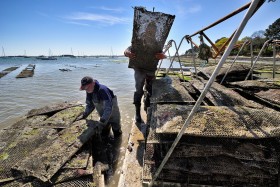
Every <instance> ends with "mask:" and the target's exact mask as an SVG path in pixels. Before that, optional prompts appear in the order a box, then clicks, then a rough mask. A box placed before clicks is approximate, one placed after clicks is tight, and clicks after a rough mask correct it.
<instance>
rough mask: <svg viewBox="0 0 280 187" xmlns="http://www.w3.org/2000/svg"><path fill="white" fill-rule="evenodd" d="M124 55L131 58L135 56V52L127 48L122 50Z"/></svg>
mask: <svg viewBox="0 0 280 187" xmlns="http://www.w3.org/2000/svg"><path fill="white" fill-rule="evenodd" d="M124 56H126V57H128V58H131V59H135V58H136V54H135V53H132V52H131V51H129V50H125V51H124Z"/></svg>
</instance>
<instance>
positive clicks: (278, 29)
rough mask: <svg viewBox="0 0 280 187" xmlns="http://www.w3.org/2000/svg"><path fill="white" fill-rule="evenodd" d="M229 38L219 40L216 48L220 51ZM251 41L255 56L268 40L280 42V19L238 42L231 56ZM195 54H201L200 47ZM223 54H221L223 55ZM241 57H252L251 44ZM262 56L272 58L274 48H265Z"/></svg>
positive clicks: (188, 51)
mask: <svg viewBox="0 0 280 187" xmlns="http://www.w3.org/2000/svg"><path fill="white" fill-rule="evenodd" d="M228 39H229V38H227V37H222V38H220V39H217V40H216V41H215V45H216V47H218V48H219V49H220V48H221V47H222V46H223V45H224V43H225V42H226V41H227V40H228ZM247 40H248V41H250V42H252V48H253V49H252V51H253V55H258V54H259V52H260V50H261V48H262V47H263V45H264V43H265V42H266V41H267V40H280V18H278V19H277V20H276V21H275V22H273V23H272V24H271V25H269V26H268V28H267V29H265V31H263V30H260V31H256V32H254V33H253V34H252V35H251V36H250V37H249V36H246V37H244V38H242V39H241V40H238V41H237V43H236V47H235V48H234V49H233V50H232V51H231V53H230V55H237V53H238V51H239V50H240V48H241V46H242V44H243V43H244V42H245V41H247ZM279 48H280V47H279V45H278V46H276V51H279ZM191 52H192V49H188V50H187V51H186V52H185V55H191ZM194 52H195V53H199V47H197V46H194ZM222 53H223V52H221V55H222ZM239 55H241V56H251V49H250V43H248V45H245V46H244V48H243V50H242V51H240V53H239ZM261 55H262V56H266V57H269V56H272V55H273V46H272V45H268V46H267V47H266V48H264V50H263V52H262V54H261Z"/></svg>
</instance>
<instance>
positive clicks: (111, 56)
mask: <svg viewBox="0 0 280 187" xmlns="http://www.w3.org/2000/svg"><path fill="white" fill-rule="evenodd" d="M110 58H115V56H114V53H113V49H112V47H111V54H110Z"/></svg>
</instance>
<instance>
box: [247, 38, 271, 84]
mask: <svg viewBox="0 0 280 187" xmlns="http://www.w3.org/2000/svg"><path fill="white" fill-rule="evenodd" d="M269 42H271V40H267V41H266V42H264V44H263V46H262V48H261V50H260V52H259V54H258V56H257V58H256V60H255V61H254V63H253V65H252V67H251V69H250V71H249V72H248V74H247V76H246V78H245V81H246V80H247V79H248V77H249V76H250V74H251V73H252V71H253V69H254V67H255V65H256V63H257V61H258V60H259V57H260V55H261V53H262V51H263V49H264V48H265V46H266V45H267V44H268V43H269Z"/></svg>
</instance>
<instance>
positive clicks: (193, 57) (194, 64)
mask: <svg viewBox="0 0 280 187" xmlns="http://www.w3.org/2000/svg"><path fill="white" fill-rule="evenodd" d="M191 47H192V60H193V66H194V72H195V76H197V71H196V63H195V56H194V48H193V43H192V42H191Z"/></svg>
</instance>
